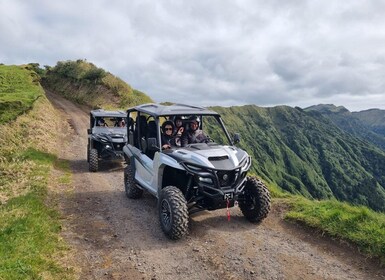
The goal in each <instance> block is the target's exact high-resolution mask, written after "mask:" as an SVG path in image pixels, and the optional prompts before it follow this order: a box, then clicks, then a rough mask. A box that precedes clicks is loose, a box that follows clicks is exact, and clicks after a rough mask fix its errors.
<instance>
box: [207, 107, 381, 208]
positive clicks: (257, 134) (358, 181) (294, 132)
mask: <svg viewBox="0 0 385 280" xmlns="http://www.w3.org/2000/svg"><path fill="white" fill-rule="evenodd" d="M213 109H214V110H215V111H217V112H219V113H220V114H221V115H222V116H223V119H224V122H225V124H226V126H227V127H228V129H229V131H232V132H239V133H240V134H241V136H242V141H241V146H242V147H243V148H244V149H246V150H247V151H248V152H249V153H250V154H251V155H252V157H253V167H252V168H253V171H254V172H255V173H256V174H257V175H259V176H260V177H262V178H263V179H265V180H266V181H268V182H274V183H276V184H277V185H278V186H280V187H281V188H283V189H285V190H287V191H290V192H292V193H298V194H302V195H304V196H306V197H311V198H317V199H324V198H332V197H335V198H337V199H339V200H342V201H348V202H351V203H354V204H362V205H367V206H369V207H371V208H373V209H375V210H380V211H384V210H385V203H384V202H385V152H384V151H382V150H380V149H378V148H377V147H375V146H372V145H370V144H368V143H367V142H365V141H363V140H360V139H358V138H355V137H353V136H352V135H350V134H348V133H347V132H345V131H343V130H341V129H339V128H338V127H337V126H335V125H334V124H333V123H332V122H331V121H330V120H329V119H327V118H325V117H323V116H322V115H320V114H319V113H317V112H306V111H304V110H302V109H300V108H291V107H287V106H279V107H274V108H260V107H257V106H253V105H248V106H242V107H230V108H222V107H214V108H213ZM209 133H215V132H213V131H209Z"/></svg>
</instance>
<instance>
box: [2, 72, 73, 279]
mask: <svg viewBox="0 0 385 280" xmlns="http://www.w3.org/2000/svg"><path fill="white" fill-rule="evenodd" d="M4 77H5V78H4ZM34 83H35V81H34V80H33V76H31V75H30V72H28V71H27V70H25V69H24V67H17V66H0V100H1V101H4V100H5V101H10V100H16V101H20V104H21V106H20V107H18V110H16V111H15V112H12V111H11V110H8V109H9V108H8V107H7V108H8V109H6V110H4V108H5V107H0V108H1V110H2V111H1V122H3V123H0V131H1V133H0V280H3V279H7V280H8V279H11V280H12V279H72V278H73V271H72V270H71V269H67V268H66V267H65V265H62V264H61V261H60V260H61V257H62V256H63V255H66V254H67V249H66V244H65V243H64V242H63V241H62V240H61V238H60V232H61V223H60V217H59V213H58V211H57V210H56V205H55V192H52V191H48V184H49V182H50V184H51V185H56V184H68V183H70V181H71V176H70V175H71V174H70V171H69V164H68V162H67V161H63V160H59V159H58V158H57V156H56V151H57V147H56V146H57V144H55V143H56V139H57V137H58V135H57V134H58V133H59V132H57V131H55V130H52V128H51V126H50V125H48V122H49V123H50V124H52V123H53V124H59V123H61V120H60V118H59V116H58V115H56V114H55V111H54V109H53V108H52V106H51V105H50V103H49V102H48V100H47V99H46V98H45V97H44V95H43V92H42V88H41V87H40V86H36V85H35V84H34ZM37 96H41V97H42V98H39V99H37V101H36V102H35V100H36V98H37ZM25 112H26V113H25ZM23 113H24V114H23ZM10 120H13V121H12V122H10ZM54 127H56V126H54ZM54 168H55V169H57V170H60V172H56V173H58V174H64V175H60V176H61V177H59V178H56V177H53V176H52V175H51V170H53V169H54ZM56 173H55V174H56ZM53 180H54V183H53Z"/></svg>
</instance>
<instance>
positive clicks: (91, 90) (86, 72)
mask: <svg viewBox="0 0 385 280" xmlns="http://www.w3.org/2000/svg"><path fill="white" fill-rule="evenodd" d="M42 85H43V86H44V87H45V88H47V89H48V90H51V91H53V92H56V93H59V94H61V95H63V96H65V97H66V98H68V99H70V100H72V101H74V102H76V103H79V104H84V105H88V106H89V107H91V108H96V107H103V108H122V109H126V108H127V107H130V106H134V105H138V104H143V103H149V102H152V99H151V98H150V97H149V96H147V95H146V94H145V93H143V92H141V91H139V90H136V89H133V88H132V87H131V86H130V85H128V84H127V83H125V82H124V81H123V80H121V79H120V78H118V77H116V76H114V75H112V74H111V73H109V72H106V71H105V70H103V69H102V68H98V67H96V66H95V65H94V64H92V63H89V62H87V61H84V60H77V61H64V62H63V61H59V62H58V63H57V64H56V66H55V67H53V68H49V69H48V71H47V72H46V74H45V76H44V78H43V80H42Z"/></svg>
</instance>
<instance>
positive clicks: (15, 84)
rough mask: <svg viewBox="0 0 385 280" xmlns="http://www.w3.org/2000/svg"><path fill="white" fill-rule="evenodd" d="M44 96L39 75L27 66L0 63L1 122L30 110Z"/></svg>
mask: <svg viewBox="0 0 385 280" xmlns="http://www.w3.org/2000/svg"><path fill="white" fill-rule="evenodd" d="M40 96H42V91H41V88H40V85H39V76H38V75H37V74H36V73H35V72H33V71H30V70H28V67H27V66H23V67H20V66H6V65H0V124H2V123H5V122H8V121H10V120H14V119H15V118H16V117H17V116H19V115H21V114H23V113H24V112H26V111H28V110H29V109H30V108H31V107H32V105H33V103H34V102H35V100H36V99H37V98H39V97H40Z"/></svg>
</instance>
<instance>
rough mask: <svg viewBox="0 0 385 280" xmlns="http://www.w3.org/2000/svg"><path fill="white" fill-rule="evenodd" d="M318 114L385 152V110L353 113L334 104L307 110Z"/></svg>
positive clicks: (312, 107)
mask: <svg viewBox="0 0 385 280" xmlns="http://www.w3.org/2000/svg"><path fill="white" fill-rule="evenodd" d="M305 111H307V112H313V114H316V113H317V112H318V113H319V114H320V117H321V116H323V117H325V118H327V119H329V120H330V121H332V122H333V123H334V124H335V125H336V126H338V127H339V128H340V129H342V130H344V131H346V132H348V133H350V134H352V135H354V136H356V137H358V138H362V139H364V140H366V141H368V142H370V143H372V144H374V145H376V146H378V147H379V148H381V149H382V150H384V151H385V110H379V109H371V110H366V111H361V112H353V113H351V112H350V111H349V110H347V109H346V108H344V107H342V106H339V107H336V106H334V105H332V104H320V105H316V106H311V107H308V108H306V109H305Z"/></svg>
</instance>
